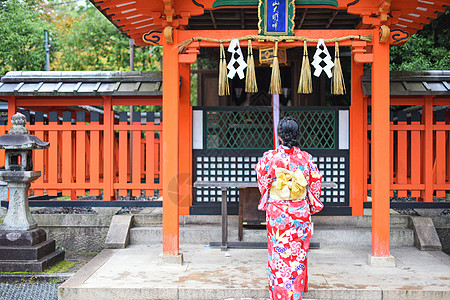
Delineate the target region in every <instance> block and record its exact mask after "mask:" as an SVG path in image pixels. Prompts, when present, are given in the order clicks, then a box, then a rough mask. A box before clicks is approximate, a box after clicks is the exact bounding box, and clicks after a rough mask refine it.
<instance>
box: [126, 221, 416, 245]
mask: <svg viewBox="0 0 450 300" xmlns="http://www.w3.org/2000/svg"><path fill="white" fill-rule="evenodd" d="M237 232H238V229H237V227H234V226H230V227H229V228H228V241H230V242H237V241H238V236H237ZM221 237H222V232H221V228H220V226H215V225H213V226H211V225H201V226H200V225H185V226H180V243H181V244H205V245H208V244H209V242H213V241H214V242H218V241H220V240H221ZM243 241H244V242H266V241H267V237H266V231H265V230H264V229H262V230H256V229H244V236H243ZM161 242H162V227H160V226H152V227H150V226H148V227H134V228H131V229H130V244H134V245H153V244H159V243H161ZM312 242H315V243H320V244H321V245H354V246H370V245H371V244H372V231H371V228H364V227H363V228H358V227H349V228H342V227H331V226H317V225H316V226H315V229H314V235H313V237H312ZM413 245H414V232H413V230H412V229H408V228H391V246H413Z"/></svg>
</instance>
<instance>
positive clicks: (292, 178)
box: [270, 168, 308, 200]
mask: <svg viewBox="0 0 450 300" xmlns="http://www.w3.org/2000/svg"><path fill="white" fill-rule="evenodd" d="M275 176H276V177H277V180H276V181H274V182H273V183H272V186H271V187H270V197H272V198H274V199H280V200H294V199H298V198H303V197H304V196H306V186H307V185H308V182H307V181H306V179H305V176H303V172H302V171H301V170H299V169H297V170H296V171H295V172H292V171H289V170H287V169H285V168H276V169H275Z"/></svg>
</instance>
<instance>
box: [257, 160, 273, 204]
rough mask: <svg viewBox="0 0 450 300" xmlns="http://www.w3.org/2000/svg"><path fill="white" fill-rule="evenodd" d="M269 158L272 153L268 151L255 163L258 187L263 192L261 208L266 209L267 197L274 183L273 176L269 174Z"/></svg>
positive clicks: (260, 202)
mask: <svg viewBox="0 0 450 300" xmlns="http://www.w3.org/2000/svg"><path fill="white" fill-rule="evenodd" d="M269 160H270V154H269V153H267V152H266V153H264V155H263V157H262V158H261V160H260V161H259V162H258V163H257V164H256V165H255V170H256V177H257V180H258V188H259V192H260V193H261V199H260V201H259V205H258V209H259V210H266V208H267V198H268V195H269V190H270V186H271V185H272V178H271V177H270V176H269V167H270V166H269Z"/></svg>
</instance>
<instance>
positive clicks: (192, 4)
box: [90, 0, 449, 46]
mask: <svg viewBox="0 0 450 300" xmlns="http://www.w3.org/2000/svg"><path fill="white" fill-rule="evenodd" d="M90 1H91V2H92V3H93V4H94V5H95V7H96V8H97V9H98V10H99V11H101V12H102V13H103V14H104V15H105V16H106V17H107V18H108V19H109V20H110V21H111V22H112V23H113V24H114V25H115V26H117V28H119V29H120V30H121V31H122V32H123V33H124V34H126V35H127V36H128V37H130V38H132V39H134V40H135V43H136V44H137V45H139V46H146V45H148V44H146V43H145V42H144V41H143V40H142V36H143V35H144V34H148V36H149V37H150V38H149V41H150V42H152V43H154V44H156V45H158V44H159V45H161V43H160V40H161V38H162V30H163V28H164V27H165V26H166V25H167V24H168V23H169V24H170V22H171V21H168V18H170V19H172V18H173V20H175V22H178V23H176V24H171V25H172V26H175V27H178V26H179V27H180V28H182V29H184V30H257V29H258V25H257V23H258V3H259V0H171V1H164V0H154V1H148V0H90ZM448 6H449V3H448V0H392V1H373V0H295V7H296V10H295V18H294V23H295V29H299V30H312V29H369V28H371V25H368V24H372V23H371V21H370V20H369V19H370V17H371V15H373V14H378V13H379V12H380V11H382V12H387V13H388V16H387V18H388V20H389V22H390V23H391V24H390V25H389V27H390V28H391V30H392V31H393V32H394V33H395V35H396V38H397V40H406V39H407V38H409V37H410V35H411V34H414V33H416V32H417V31H418V30H421V29H422V28H423V26H424V25H425V24H428V23H430V21H431V20H432V19H436V18H437V17H438V15H439V14H440V13H442V12H445V10H446V9H447V7H448ZM362 16H366V18H368V20H367V21H366V22H365V23H364V22H363V21H362Z"/></svg>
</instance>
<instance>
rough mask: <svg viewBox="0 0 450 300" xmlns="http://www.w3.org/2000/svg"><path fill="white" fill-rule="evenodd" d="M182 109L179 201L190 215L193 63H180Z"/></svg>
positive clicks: (181, 212) (183, 212)
mask: <svg viewBox="0 0 450 300" xmlns="http://www.w3.org/2000/svg"><path fill="white" fill-rule="evenodd" d="M180 77H181V87H180V111H179V115H180V118H179V128H180V129H179V130H180V132H179V133H180V135H179V148H178V152H179V153H178V154H179V158H178V161H179V163H178V168H179V173H180V177H179V197H180V198H179V203H180V214H181V215H189V208H190V206H191V203H192V169H191V161H192V136H191V133H192V129H191V126H190V123H191V120H192V110H191V103H190V102H191V65H190V64H180Z"/></svg>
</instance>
